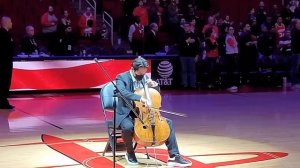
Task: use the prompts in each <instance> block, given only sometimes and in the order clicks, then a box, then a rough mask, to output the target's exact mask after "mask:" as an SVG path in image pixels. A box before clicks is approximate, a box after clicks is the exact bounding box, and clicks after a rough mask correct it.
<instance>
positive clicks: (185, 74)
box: [179, 22, 199, 89]
mask: <svg viewBox="0 0 300 168" xmlns="http://www.w3.org/2000/svg"><path fill="white" fill-rule="evenodd" d="M179 56H180V65H181V85H182V86H183V88H185V89H186V88H188V87H191V88H193V89H196V87H197V85H196V82H197V80H196V62H197V61H198V58H199V40H198V37H197V36H196V35H195V33H192V32H191V25H190V23H189V22H186V23H185V24H184V34H183V35H182V37H181V38H180V41H179Z"/></svg>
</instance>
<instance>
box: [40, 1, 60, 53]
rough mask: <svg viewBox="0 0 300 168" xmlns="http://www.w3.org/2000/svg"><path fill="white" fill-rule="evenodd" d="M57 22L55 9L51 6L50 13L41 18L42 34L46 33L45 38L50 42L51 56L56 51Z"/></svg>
mask: <svg viewBox="0 0 300 168" xmlns="http://www.w3.org/2000/svg"><path fill="white" fill-rule="evenodd" d="M57 21H58V20H57V17H56V16H55V14H54V9H53V7H52V6H49V7H48V12H46V13H44V14H43V15H42V17H41V24H42V26H43V30H42V32H43V33H44V37H45V38H46V39H47V40H48V51H49V52H50V54H51V53H53V52H54V50H55V39H56V32H57Z"/></svg>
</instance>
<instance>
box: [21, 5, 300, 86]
mask: <svg viewBox="0 0 300 168" xmlns="http://www.w3.org/2000/svg"><path fill="white" fill-rule="evenodd" d="M123 5H124V6H123V7H124V18H125V19H124V20H126V19H127V18H129V20H133V22H132V23H131V24H128V26H127V27H126V26H125V31H126V32H127V33H126V34H127V37H126V38H128V39H126V40H128V42H129V43H130V49H131V51H132V54H133V55H143V54H158V53H160V52H168V51H169V49H167V48H169V47H168V46H172V47H171V49H172V50H173V51H172V52H173V53H176V54H178V55H179V57H180V62H181V79H182V86H183V87H192V88H195V87H197V86H196V85H197V82H196V77H197V78H198V81H200V79H204V77H205V81H206V82H205V83H206V86H207V87H209V88H214V87H216V86H217V85H218V83H220V81H221V80H220V75H221V74H225V76H226V77H225V78H226V80H224V81H225V83H226V84H225V85H226V86H227V87H229V88H230V89H233V90H235V89H237V85H240V84H242V85H244V84H245V85H246V84H248V83H249V82H251V80H252V79H251V78H252V74H253V73H265V74H269V73H275V72H286V73H287V74H285V76H287V77H288V79H289V82H291V83H292V84H293V85H295V86H297V87H298V84H299V82H300V81H299V79H298V70H299V63H300V20H299V19H300V7H299V1H298V0H290V1H289V2H288V3H287V4H285V6H281V5H278V4H267V6H272V7H271V8H270V9H269V8H268V9H267V8H266V4H265V3H264V1H260V2H259V4H258V6H257V7H253V8H252V9H251V10H250V11H249V14H248V19H247V20H246V21H244V22H235V21H233V20H231V16H228V15H224V16H222V15H221V14H220V13H218V12H216V13H214V14H212V15H210V16H209V17H208V18H207V20H203V17H201V16H200V14H199V11H200V6H199V5H197V4H196V3H195V1H192V0H184V1H183V0H182V1H180V0H153V1H151V0H148V1H147V0H130V1H127V0H126V1H124V4H123ZM77 22H78V24H77V25H78V26H77V27H78V28H79V32H80V33H79V35H77V34H76V33H75V32H74V29H76V28H74V27H72V25H73V24H72V21H71V19H70V16H69V12H68V11H67V10H65V11H64V12H63V14H62V16H61V17H60V18H58V17H57V16H56V15H55V12H54V8H53V7H52V6H49V7H48V11H46V12H45V13H44V14H43V15H42V16H41V20H40V23H41V25H42V38H43V39H46V40H45V41H44V44H42V45H43V46H47V50H46V53H48V54H49V55H57V56H64V55H68V56H70V55H77V54H78V51H76V48H78V39H79V37H78V36H80V38H86V39H89V40H91V41H94V40H95V39H97V38H103V39H107V38H108V32H107V28H106V25H105V24H102V26H101V30H100V31H97V29H96V25H97V23H96V17H95V16H94V15H93V11H92V10H91V8H89V7H88V8H86V11H84V12H83V13H82V15H81V16H80V17H79V18H78V21H77ZM121 28H124V27H122V26H121ZM25 30H26V35H25V36H24V38H23V39H22V42H21V45H22V47H21V50H22V52H23V53H24V54H34V53H36V54H37V53H40V52H41V50H40V44H39V43H38V40H36V35H35V29H34V26H32V25H26V27H25ZM123 31H124V30H123ZM162 33H167V34H168V35H169V36H168V37H169V39H170V41H169V42H168V44H166V43H162V42H161V40H162V37H161V35H162ZM165 45H166V46H165ZM167 45H168V46H167ZM165 49H166V50H165ZM237 73H239V75H238V76H241V77H237V75H236V74H237ZM202 81H204V80H202ZM224 81H223V82H224Z"/></svg>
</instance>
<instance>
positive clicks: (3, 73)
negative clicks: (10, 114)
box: [0, 16, 15, 109]
mask: <svg viewBox="0 0 300 168" xmlns="http://www.w3.org/2000/svg"><path fill="white" fill-rule="evenodd" d="M11 29H12V21H11V19H10V18H9V17H7V16H3V17H2V18H1V27H0V46H1V47H0V55H1V56H0V109H13V108H14V106H12V105H10V104H9V102H8V100H7V98H8V96H9V89H10V85H11V77H12V69H13V55H14V47H15V45H14V40H13V38H12V36H11V34H10V32H9V30H11Z"/></svg>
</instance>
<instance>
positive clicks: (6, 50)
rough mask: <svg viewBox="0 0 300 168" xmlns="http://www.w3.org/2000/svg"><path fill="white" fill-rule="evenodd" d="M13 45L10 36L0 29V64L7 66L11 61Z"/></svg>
mask: <svg viewBox="0 0 300 168" xmlns="http://www.w3.org/2000/svg"><path fill="white" fill-rule="evenodd" d="M14 48H15V43H14V40H13V38H12V36H11V34H10V33H9V32H8V31H7V30H6V29H4V28H0V64H1V65H3V64H9V63H12V61H13V56H14Z"/></svg>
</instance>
